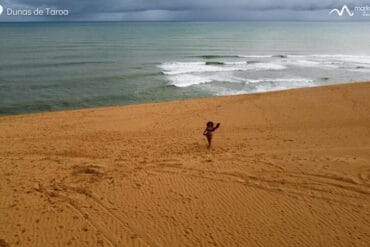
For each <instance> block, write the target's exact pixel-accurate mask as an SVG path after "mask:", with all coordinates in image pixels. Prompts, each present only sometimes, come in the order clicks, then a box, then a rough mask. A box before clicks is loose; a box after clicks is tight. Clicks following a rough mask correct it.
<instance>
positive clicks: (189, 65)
mask: <svg viewBox="0 0 370 247" xmlns="http://www.w3.org/2000/svg"><path fill="white" fill-rule="evenodd" d="M159 68H161V69H162V72H163V74H166V75H177V74H187V73H204V72H226V71H246V70H283V69H285V66H283V65H281V64H276V63H254V64H248V63H247V62H225V63H223V64H206V63H205V62H172V63H163V64H161V65H159Z"/></svg>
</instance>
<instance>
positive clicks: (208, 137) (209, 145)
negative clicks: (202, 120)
mask: <svg viewBox="0 0 370 247" xmlns="http://www.w3.org/2000/svg"><path fill="white" fill-rule="evenodd" d="M207 140H208V148H210V147H211V142H212V135H207Z"/></svg>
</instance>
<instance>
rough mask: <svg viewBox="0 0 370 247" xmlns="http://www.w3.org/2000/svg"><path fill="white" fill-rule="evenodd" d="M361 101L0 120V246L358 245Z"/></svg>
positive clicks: (367, 223)
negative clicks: (208, 134) (211, 129)
mask: <svg viewBox="0 0 370 247" xmlns="http://www.w3.org/2000/svg"><path fill="white" fill-rule="evenodd" d="M369 95H370V82H362V83H351V84H341V85H331V86H323V87H312V88H303V89H292V90H286V91H277V92H268V93H259V94H248V95H238V96H222V97H209V98H201V99H187V100H176V101H170V102H160V103H147V104H135V105H127V106H113V107H103V108H91V109H82V110H72V111H58V112H49V113H32V114H25V115H16V116H2V117H0V177H1V179H0V198H1V200H0V239H1V240H0V246H3V245H4V246H7V244H8V245H9V246H18V245H19V246H368V244H369V243H370V97H369ZM209 120H212V121H214V122H220V123H221V127H220V128H219V129H218V130H217V131H215V133H214V139H213V143H212V147H211V149H210V150H208V149H207V147H206V139H205V138H204V136H203V135H202V132H203V130H204V128H205V124H206V122H207V121H209Z"/></svg>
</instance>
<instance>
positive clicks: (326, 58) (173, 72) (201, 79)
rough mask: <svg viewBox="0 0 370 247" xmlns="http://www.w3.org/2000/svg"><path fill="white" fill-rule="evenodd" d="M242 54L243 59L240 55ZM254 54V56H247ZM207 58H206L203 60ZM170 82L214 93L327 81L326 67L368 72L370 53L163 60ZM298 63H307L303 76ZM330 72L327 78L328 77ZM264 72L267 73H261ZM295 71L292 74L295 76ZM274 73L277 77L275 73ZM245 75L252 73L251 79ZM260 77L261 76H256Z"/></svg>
mask: <svg viewBox="0 0 370 247" xmlns="http://www.w3.org/2000/svg"><path fill="white" fill-rule="evenodd" d="M243 58H245V59H243ZM248 58H253V59H248ZM206 61H207V62H206ZM158 67H159V68H160V69H161V71H162V73H163V74H164V75H166V77H167V79H168V81H169V83H170V84H171V85H174V86H176V87H183V88H185V87H194V88H199V89H203V90H206V91H208V92H211V93H212V94H215V95H230V94H244V93H256V92H268V91H275V90H286V89H291V88H301V87H312V86H316V85H321V84H327V83H328V81H327V80H328V79H319V78H326V73H327V72H325V71H318V73H317V74H316V70H323V69H324V70H332V72H330V73H331V74H333V73H335V71H336V70H340V71H341V73H343V71H349V72H359V73H369V72H370V56H357V55H343V54H333V55H331V54H309V55H284V56H283V55H247V56H232V57H225V58H222V57H217V60H216V61H215V58H212V59H209V60H208V58H207V60H200V61H193V62H166V63H162V64H160V65H159V66H158ZM297 67H307V68H309V69H308V70H305V72H304V73H302V75H301V76H302V77H307V74H308V77H311V76H310V73H311V72H312V75H313V76H317V77H318V78H316V79H311V78H302V77H300V75H299V74H297V72H301V71H302V70H296V68H297ZM331 74H330V78H331ZM261 75H263V76H266V77H262V76H261ZM294 75H295V76H294ZM274 76H276V77H274ZM248 77H252V78H253V79H250V78H248ZM259 77H260V78H259Z"/></svg>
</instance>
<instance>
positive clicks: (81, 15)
mask: <svg viewBox="0 0 370 247" xmlns="http://www.w3.org/2000/svg"><path fill="white" fill-rule="evenodd" d="M0 2H1V4H2V5H4V6H5V7H14V8H15V7H17V6H18V7H19V6H23V7H28V8H37V7H54V8H59V9H68V10H70V12H71V13H72V15H71V16H70V17H69V18H70V19H88V20H250V19H252V20H254V19H255V20H269V19H277V20H279V19H286V20H289V19H310V20H311V19H315V18H318V19H319V20H320V19H325V18H327V17H328V16H327V14H326V13H327V11H328V10H329V9H332V8H338V7H341V6H342V5H343V4H347V5H348V6H350V7H351V6H364V5H369V6H370V0H352V1H341V0H258V1H257V0H181V1H180V0H12V1H10V0H3V1H1V0H0Z"/></svg>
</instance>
